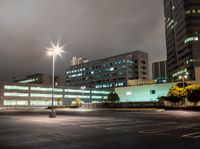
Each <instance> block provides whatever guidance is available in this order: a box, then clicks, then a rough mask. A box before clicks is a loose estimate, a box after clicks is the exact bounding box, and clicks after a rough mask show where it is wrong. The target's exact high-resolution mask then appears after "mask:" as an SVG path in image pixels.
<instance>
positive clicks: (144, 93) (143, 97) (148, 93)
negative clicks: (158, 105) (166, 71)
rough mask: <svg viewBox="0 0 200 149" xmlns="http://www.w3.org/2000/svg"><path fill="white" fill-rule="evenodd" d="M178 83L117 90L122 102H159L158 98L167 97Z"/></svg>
mask: <svg viewBox="0 0 200 149" xmlns="http://www.w3.org/2000/svg"><path fill="white" fill-rule="evenodd" d="M176 84H177V83H162V84H150V85H141V86H128V87H119V88H115V92H116V93H117V94H118V95H119V97H120V102H157V101H158V97H161V96H167V94H168V92H169V89H170V88H171V87H172V86H175V85H176Z"/></svg>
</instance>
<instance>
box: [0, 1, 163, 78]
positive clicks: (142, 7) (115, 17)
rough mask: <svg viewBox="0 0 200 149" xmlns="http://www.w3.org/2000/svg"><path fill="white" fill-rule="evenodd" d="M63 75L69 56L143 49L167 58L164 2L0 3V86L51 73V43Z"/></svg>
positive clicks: (58, 71)
mask: <svg viewBox="0 0 200 149" xmlns="http://www.w3.org/2000/svg"><path fill="white" fill-rule="evenodd" d="M51 40H52V41H53V42H56V41H60V43H61V45H65V51H66V54H65V55H63V57H62V58H57V59H56V74H57V75H64V73H65V69H66V68H67V67H68V65H69V60H70V58H71V57H72V56H83V57H85V58H87V59H89V60H95V59H100V58H104V57H108V56H113V55H117V54H121V53H125V52H130V51H135V50H142V51H145V52H148V53H149V62H150V63H151V62H153V61H157V60H163V59H166V47H165V33H164V12H163V0H0V81H10V80H12V77H14V76H15V77H17V78H22V77H24V76H26V75H30V74H34V73H46V74H51V67H52V65H51V60H52V59H51V58H50V57H49V56H47V55H46V53H45V50H46V47H49V46H50V41H51Z"/></svg>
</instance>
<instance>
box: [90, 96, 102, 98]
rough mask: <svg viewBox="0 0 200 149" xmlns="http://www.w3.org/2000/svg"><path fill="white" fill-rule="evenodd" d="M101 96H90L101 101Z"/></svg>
mask: <svg viewBox="0 0 200 149" xmlns="http://www.w3.org/2000/svg"><path fill="white" fill-rule="evenodd" d="M102 98H103V97H102V96H92V99H102Z"/></svg>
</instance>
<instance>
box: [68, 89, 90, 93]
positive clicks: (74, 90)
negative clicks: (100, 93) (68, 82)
mask: <svg viewBox="0 0 200 149" xmlns="http://www.w3.org/2000/svg"><path fill="white" fill-rule="evenodd" d="M65 92H71V93H90V91H89V90H77V89H65Z"/></svg>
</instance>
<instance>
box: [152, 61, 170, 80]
mask: <svg viewBox="0 0 200 149" xmlns="http://www.w3.org/2000/svg"><path fill="white" fill-rule="evenodd" d="M152 77H153V79H154V80H155V81H156V83H165V82H167V68H166V61H159V62H153V63H152Z"/></svg>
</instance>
